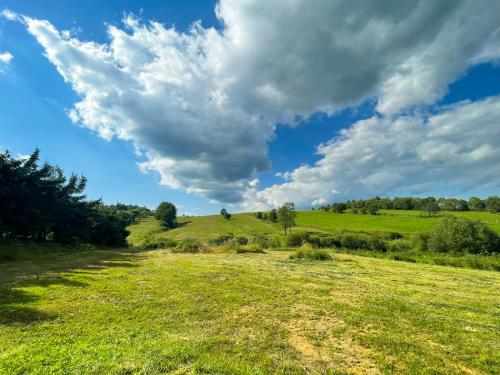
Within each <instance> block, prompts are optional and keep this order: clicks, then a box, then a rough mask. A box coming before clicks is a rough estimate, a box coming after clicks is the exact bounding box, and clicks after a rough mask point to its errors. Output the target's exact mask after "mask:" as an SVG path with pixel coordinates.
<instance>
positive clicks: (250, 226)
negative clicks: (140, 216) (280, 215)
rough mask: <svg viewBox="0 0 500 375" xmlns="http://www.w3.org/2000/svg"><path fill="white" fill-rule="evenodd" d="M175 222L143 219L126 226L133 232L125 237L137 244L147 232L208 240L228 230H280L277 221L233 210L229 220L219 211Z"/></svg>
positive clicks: (248, 232) (239, 232) (260, 232)
mask: <svg viewBox="0 0 500 375" xmlns="http://www.w3.org/2000/svg"><path fill="white" fill-rule="evenodd" d="M178 222H179V227H178V228H175V229H171V230H168V231H162V230H161V228H160V224H159V222H158V221H157V220H155V219H154V218H149V219H146V220H143V221H141V222H139V223H138V224H135V225H132V226H130V227H129V228H128V229H129V230H130V231H131V232H132V233H131V234H130V236H129V237H128V241H129V243H130V244H132V245H135V244H138V243H140V241H141V240H142V239H143V238H144V237H145V236H146V235H148V234H152V235H153V236H155V237H158V238H162V237H167V238H174V239H181V238H183V237H197V238H199V239H202V240H208V239H211V238H215V237H217V236H218V235H220V234H227V233H233V234H234V235H235V236H238V235H243V236H252V235H266V234H271V233H274V232H277V231H279V230H280V227H279V225H278V224H273V223H271V222H268V221H262V220H259V219H257V218H256V217H255V216H254V215H253V214H236V215H233V217H232V218H231V219H230V220H226V219H224V218H223V217H222V216H221V215H211V216H196V217H190V218H183V217H180V218H179V219H178Z"/></svg>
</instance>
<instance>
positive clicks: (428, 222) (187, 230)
mask: <svg viewBox="0 0 500 375" xmlns="http://www.w3.org/2000/svg"><path fill="white" fill-rule="evenodd" d="M447 214H452V215H457V216H463V217H467V218H470V219H474V220H480V221H483V222H484V223H486V224H487V225H488V226H490V227H491V228H492V229H493V230H495V231H497V232H499V233H500V215H496V214H492V213H489V212H449V213H447ZM421 215H422V212H421V211H403V210H382V211H381V212H380V214H379V215H360V214H351V213H343V214H336V213H332V212H324V211H299V212H298V213H297V220H296V222H297V227H295V228H293V230H295V231H300V230H309V231H322V232H330V233H331V232H337V231H340V230H352V231H366V232H399V233H402V234H408V233H413V232H419V231H429V230H431V229H432V228H433V226H434V225H436V223H437V222H438V220H439V218H440V217H439V216H437V217H430V218H427V217H422V216H421ZM440 215H443V213H441V214H440ZM179 224H180V225H179V227H178V228H175V229H172V230H169V231H162V230H161V228H160V225H159V223H158V221H156V220H155V219H153V218H150V219H146V220H144V221H142V222H140V223H138V224H136V225H134V226H132V227H130V228H129V229H130V230H131V232H132V233H131V235H130V236H129V238H128V239H129V242H130V243H131V244H137V243H138V242H139V241H140V240H142V239H143V238H144V236H146V235H148V234H149V235H152V236H155V237H159V238H161V237H165V238H174V239H178V238H182V237H189V236H194V237H198V238H200V239H203V240H206V239H209V238H214V237H216V236H218V235H220V234H227V233H233V234H234V235H247V236H248V235H250V236H251V235H258V234H265V235H268V234H272V233H278V234H280V233H281V232H282V229H281V227H280V226H279V224H273V223H271V222H269V221H263V220H259V219H257V218H256V217H255V215H253V214H251V213H244V214H235V215H233V217H232V218H231V220H225V219H224V218H223V217H222V216H220V215H211V216H196V217H190V218H182V217H181V218H179Z"/></svg>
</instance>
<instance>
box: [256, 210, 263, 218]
mask: <svg viewBox="0 0 500 375" xmlns="http://www.w3.org/2000/svg"><path fill="white" fill-rule="evenodd" d="M255 217H256V218H257V219H262V212H260V211H259V212H257V213H256V214H255Z"/></svg>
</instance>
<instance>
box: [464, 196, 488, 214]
mask: <svg viewBox="0 0 500 375" xmlns="http://www.w3.org/2000/svg"><path fill="white" fill-rule="evenodd" d="M468 204H469V210H472V211H484V209H485V208H486V205H485V204H484V202H483V201H482V200H481V199H479V198H478V197H470V198H469V202H468Z"/></svg>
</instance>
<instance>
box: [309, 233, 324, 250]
mask: <svg viewBox="0 0 500 375" xmlns="http://www.w3.org/2000/svg"><path fill="white" fill-rule="evenodd" d="M307 242H308V243H310V244H311V245H313V246H314V247H320V246H321V237H320V236H318V235H317V234H312V235H310V236H309V238H308V239H307Z"/></svg>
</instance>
